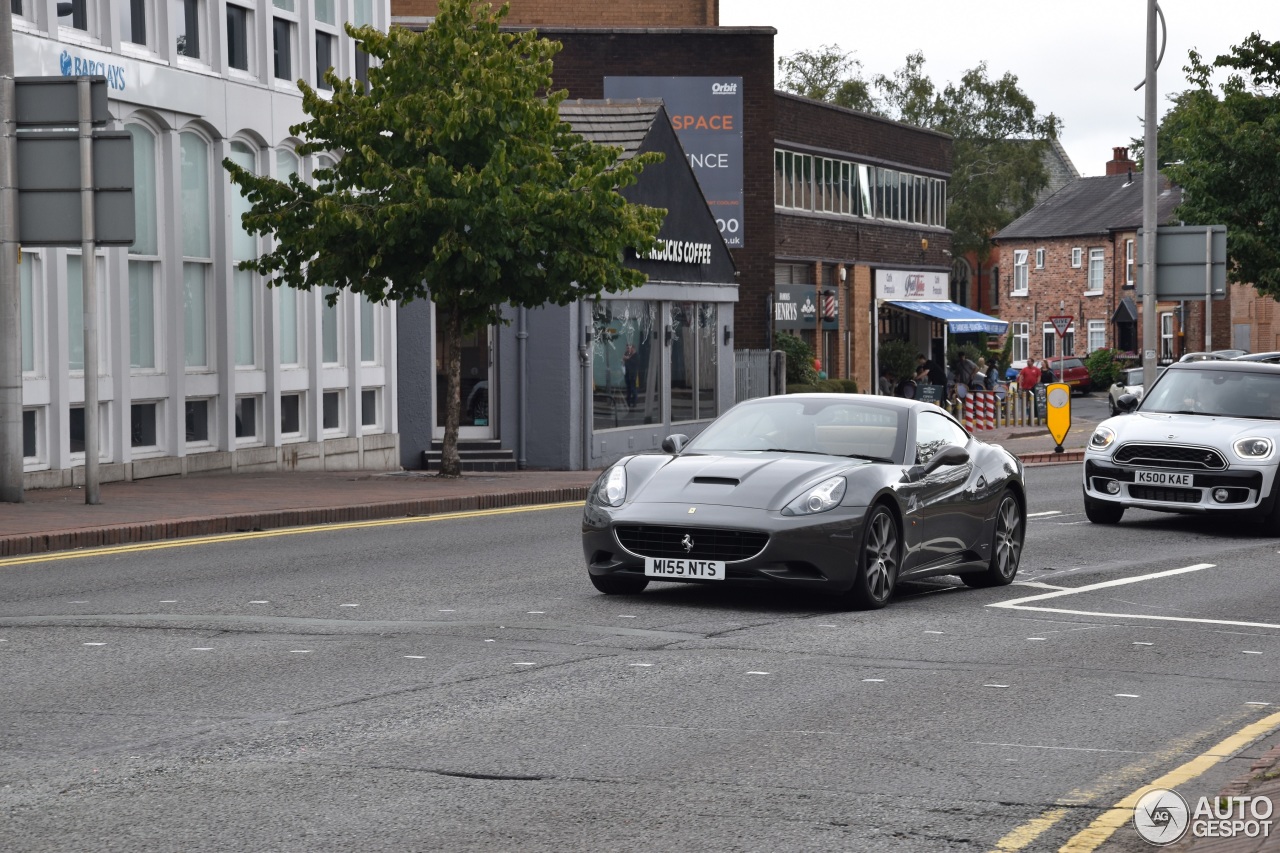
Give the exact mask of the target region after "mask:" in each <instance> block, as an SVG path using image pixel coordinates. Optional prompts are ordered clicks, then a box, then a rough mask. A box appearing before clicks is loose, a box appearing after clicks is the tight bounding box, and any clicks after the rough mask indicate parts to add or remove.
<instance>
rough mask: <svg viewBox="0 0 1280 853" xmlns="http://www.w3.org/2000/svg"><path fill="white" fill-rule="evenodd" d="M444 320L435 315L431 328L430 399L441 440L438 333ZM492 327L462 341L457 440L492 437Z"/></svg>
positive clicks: (442, 358) (440, 342)
mask: <svg viewBox="0 0 1280 853" xmlns="http://www.w3.org/2000/svg"><path fill="white" fill-rule="evenodd" d="M443 320H444V318H443V316H442V315H440V314H436V320H435V323H434V326H433V327H434V329H435V361H436V393H435V395H434V396H433V397H432V406H433V408H434V409H435V429H434V431H433V433H432V434H433V435H434V436H435V437H436V438H443V437H444V421H445V414H446V410H445V406H444V399H445V385H446V382H447V379H448V377H447V376H446V375H445V369H446V363H445V351H444V337H443V335H442V334H441V333H440V330H441V329H442V328H443V326H444V322H443ZM493 331H494V330H493V327H491V326H490V327H486V328H484V329H481V330H480V331H478V332H474V333H472V334H470V335H467V336H465V337H464V338H463V339H462V376H461V382H462V415H461V418H460V419H459V421H458V424H459V428H458V438H459V439H485V438H496V437H497V432H496V430H495V429H494V418H493V415H494V402H496V400H497V394H496V393H495V392H496V390H497V389H496V382H495V380H496V376H495V375H494V371H493Z"/></svg>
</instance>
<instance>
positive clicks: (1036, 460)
mask: <svg viewBox="0 0 1280 853" xmlns="http://www.w3.org/2000/svg"><path fill="white" fill-rule="evenodd" d="M1018 458H1019V459H1021V460H1022V464H1023V465H1058V464H1062V463H1065V462H1083V461H1084V451H1083V450H1064V451H1062V452H1061V453H1055V452H1053V451H1052V450H1050V451H1048V452H1047V453H1023V454H1021V455H1020V456H1019V457H1018Z"/></svg>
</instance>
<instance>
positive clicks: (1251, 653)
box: [1240, 652, 1262, 655]
mask: <svg viewBox="0 0 1280 853" xmlns="http://www.w3.org/2000/svg"><path fill="white" fill-rule="evenodd" d="M1240 654H1242V655H1260V654H1262V652H1241V653H1240Z"/></svg>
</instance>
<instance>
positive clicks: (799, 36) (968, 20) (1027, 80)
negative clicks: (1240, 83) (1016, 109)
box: [720, 0, 1280, 176]
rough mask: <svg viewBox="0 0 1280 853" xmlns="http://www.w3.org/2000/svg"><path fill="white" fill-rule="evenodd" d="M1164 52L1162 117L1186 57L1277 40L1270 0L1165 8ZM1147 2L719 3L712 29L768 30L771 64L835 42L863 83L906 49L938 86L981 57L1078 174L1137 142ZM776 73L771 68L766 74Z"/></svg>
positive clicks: (893, 65) (1173, 3)
mask: <svg viewBox="0 0 1280 853" xmlns="http://www.w3.org/2000/svg"><path fill="white" fill-rule="evenodd" d="M1160 8H1161V9H1162V10H1163V11H1164V17H1165V21H1166V22H1167V24H1168V28H1169V35H1168V46H1167V47H1166V48H1165V55H1164V61H1163V63H1162V64H1161V66H1160V76H1159V85H1158V87H1157V89H1158V92H1159V97H1160V106H1159V111H1160V114H1161V115H1163V114H1164V112H1165V110H1166V109H1167V107H1168V101H1167V96H1168V95H1169V94H1171V93H1173V92H1178V91H1181V90H1183V89H1185V88H1187V87H1188V83H1187V81H1186V77H1185V75H1184V74H1183V71H1182V68H1183V66H1184V65H1186V64H1187V51H1188V50H1191V49H1192V48H1194V49H1196V50H1197V51H1199V52H1200V54H1201V56H1203V57H1205V58H1206V59H1207V60H1208V61H1210V62H1211V61H1212V60H1213V58H1214V57H1216V56H1217V55H1219V54H1221V53H1226V52H1227V51H1228V50H1229V49H1230V48H1231V46H1232V45H1236V44H1240V42H1242V41H1243V40H1244V38H1245V37H1246V36H1248V35H1249V33H1251V32H1254V31H1257V32H1259V33H1261V35H1262V37H1263V38H1264V39H1267V40H1269V41H1275V40H1277V39H1280V32H1277V30H1280V2H1277V0H1162V2H1161V3H1160ZM1146 11H1147V3H1146V2H1145V0H1107V2H1104V1H1103V0H1059V2H1045V0H1040V1H1039V2H1028V0H969V2H961V0H898V2H887V3H885V2H880V3H872V2H852V0H788V2H786V3H778V2H777V0H720V24H721V26H726V27H736V26H770V27H773V28H774V29H776V30H777V31H778V34H777V36H776V37H775V39H774V53H775V56H785V55H788V54H792V53H795V52H796V51H800V50H816V49H817V48H819V47H820V46H822V45H826V44H838V45H839V46H840V48H841V49H843V50H845V51H852V52H853V54H854V56H855V57H856V58H857V59H859V60H861V61H862V65H863V75H864V76H865V77H868V78H870V77H871V76H872V75H874V74H888V75H891V74H892V73H893V72H894V71H896V70H897V69H898V68H900V67H901V66H902V64H903V59H904V58H905V57H906V55H907V54H909V53H911V52H913V51H917V50H918V51H921V52H923V53H924V57H925V66H924V69H925V72H926V73H927V74H928V75H929V77H930V78H931V79H932V80H933V82H934V84H935V85H936V86H938V87H939V88H941V87H942V86H943V85H945V84H946V83H947V82H955V81H958V80H959V79H960V77H961V76H962V75H963V74H964V72H965V71H966V70H968V69H970V68H973V67H974V66H976V65H977V64H978V63H979V62H982V61H983V60H985V61H986V63H987V72H988V75H989V76H990V77H993V78H996V77H999V76H1001V75H1003V74H1004V72H1006V71H1009V72H1012V73H1013V74H1014V75H1016V76H1017V78H1018V82H1019V85H1020V86H1021V88H1022V90H1023V91H1024V92H1025V93H1026V94H1027V95H1028V96H1029V97H1030V98H1031V99H1032V100H1033V101H1034V102H1035V104H1036V107H1037V109H1038V110H1039V111H1040V112H1041V113H1050V112H1051V113H1053V114H1055V115H1056V116H1058V118H1059V119H1060V120H1061V121H1062V125H1063V128H1062V134H1061V137H1060V138H1061V141H1062V144H1063V146H1064V147H1065V148H1066V150H1067V154H1068V155H1069V156H1070V157H1071V160H1072V162H1073V163H1075V166H1076V169H1078V170H1079V171H1080V174H1081V175H1086V176H1087V175H1101V174H1103V173H1104V169H1105V165H1106V162H1107V161H1108V160H1110V159H1111V149H1112V148H1113V147H1115V146H1118V145H1128V144H1129V141H1130V140H1131V139H1133V138H1134V137H1138V136H1141V135H1142V124H1141V117H1142V114H1143V110H1144V108H1145V107H1144V102H1143V97H1144V96H1143V93H1142V92H1141V91H1134V88H1133V87H1134V86H1135V85H1136V84H1138V83H1139V82H1141V81H1142V78H1143V75H1144V73H1145V62H1146ZM775 73H776V68H775Z"/></svg>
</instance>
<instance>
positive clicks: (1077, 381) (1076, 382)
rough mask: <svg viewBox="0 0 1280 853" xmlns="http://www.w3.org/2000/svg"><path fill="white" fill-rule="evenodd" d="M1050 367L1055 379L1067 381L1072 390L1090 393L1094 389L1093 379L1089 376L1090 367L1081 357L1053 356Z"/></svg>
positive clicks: (1056, 380)
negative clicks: (1085, 364) (1086, 365)
mask: <svg viewBox="0 0 1280 853" xmlns="http://www.w3.org/2000/svg"><path fill="white" fill-rule="evenodd" d="M1049 368H1050V369H1051V370H1052V371H1053V381H1055V382H1065V383H1067V384H1068V385H1070V386H1071V390H1072V391H1079V392H1080V393H1081V394H1088V393H1089V392H1090V391H1092V390H1093V380H1092V379H1091V378H1090V377H1089V369H1088V368H1087V367H1085V366H1084V361H1083V360H1082V359H1079V358H1070V357H1068V358H1051V359H1049Z"/></svg>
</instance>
